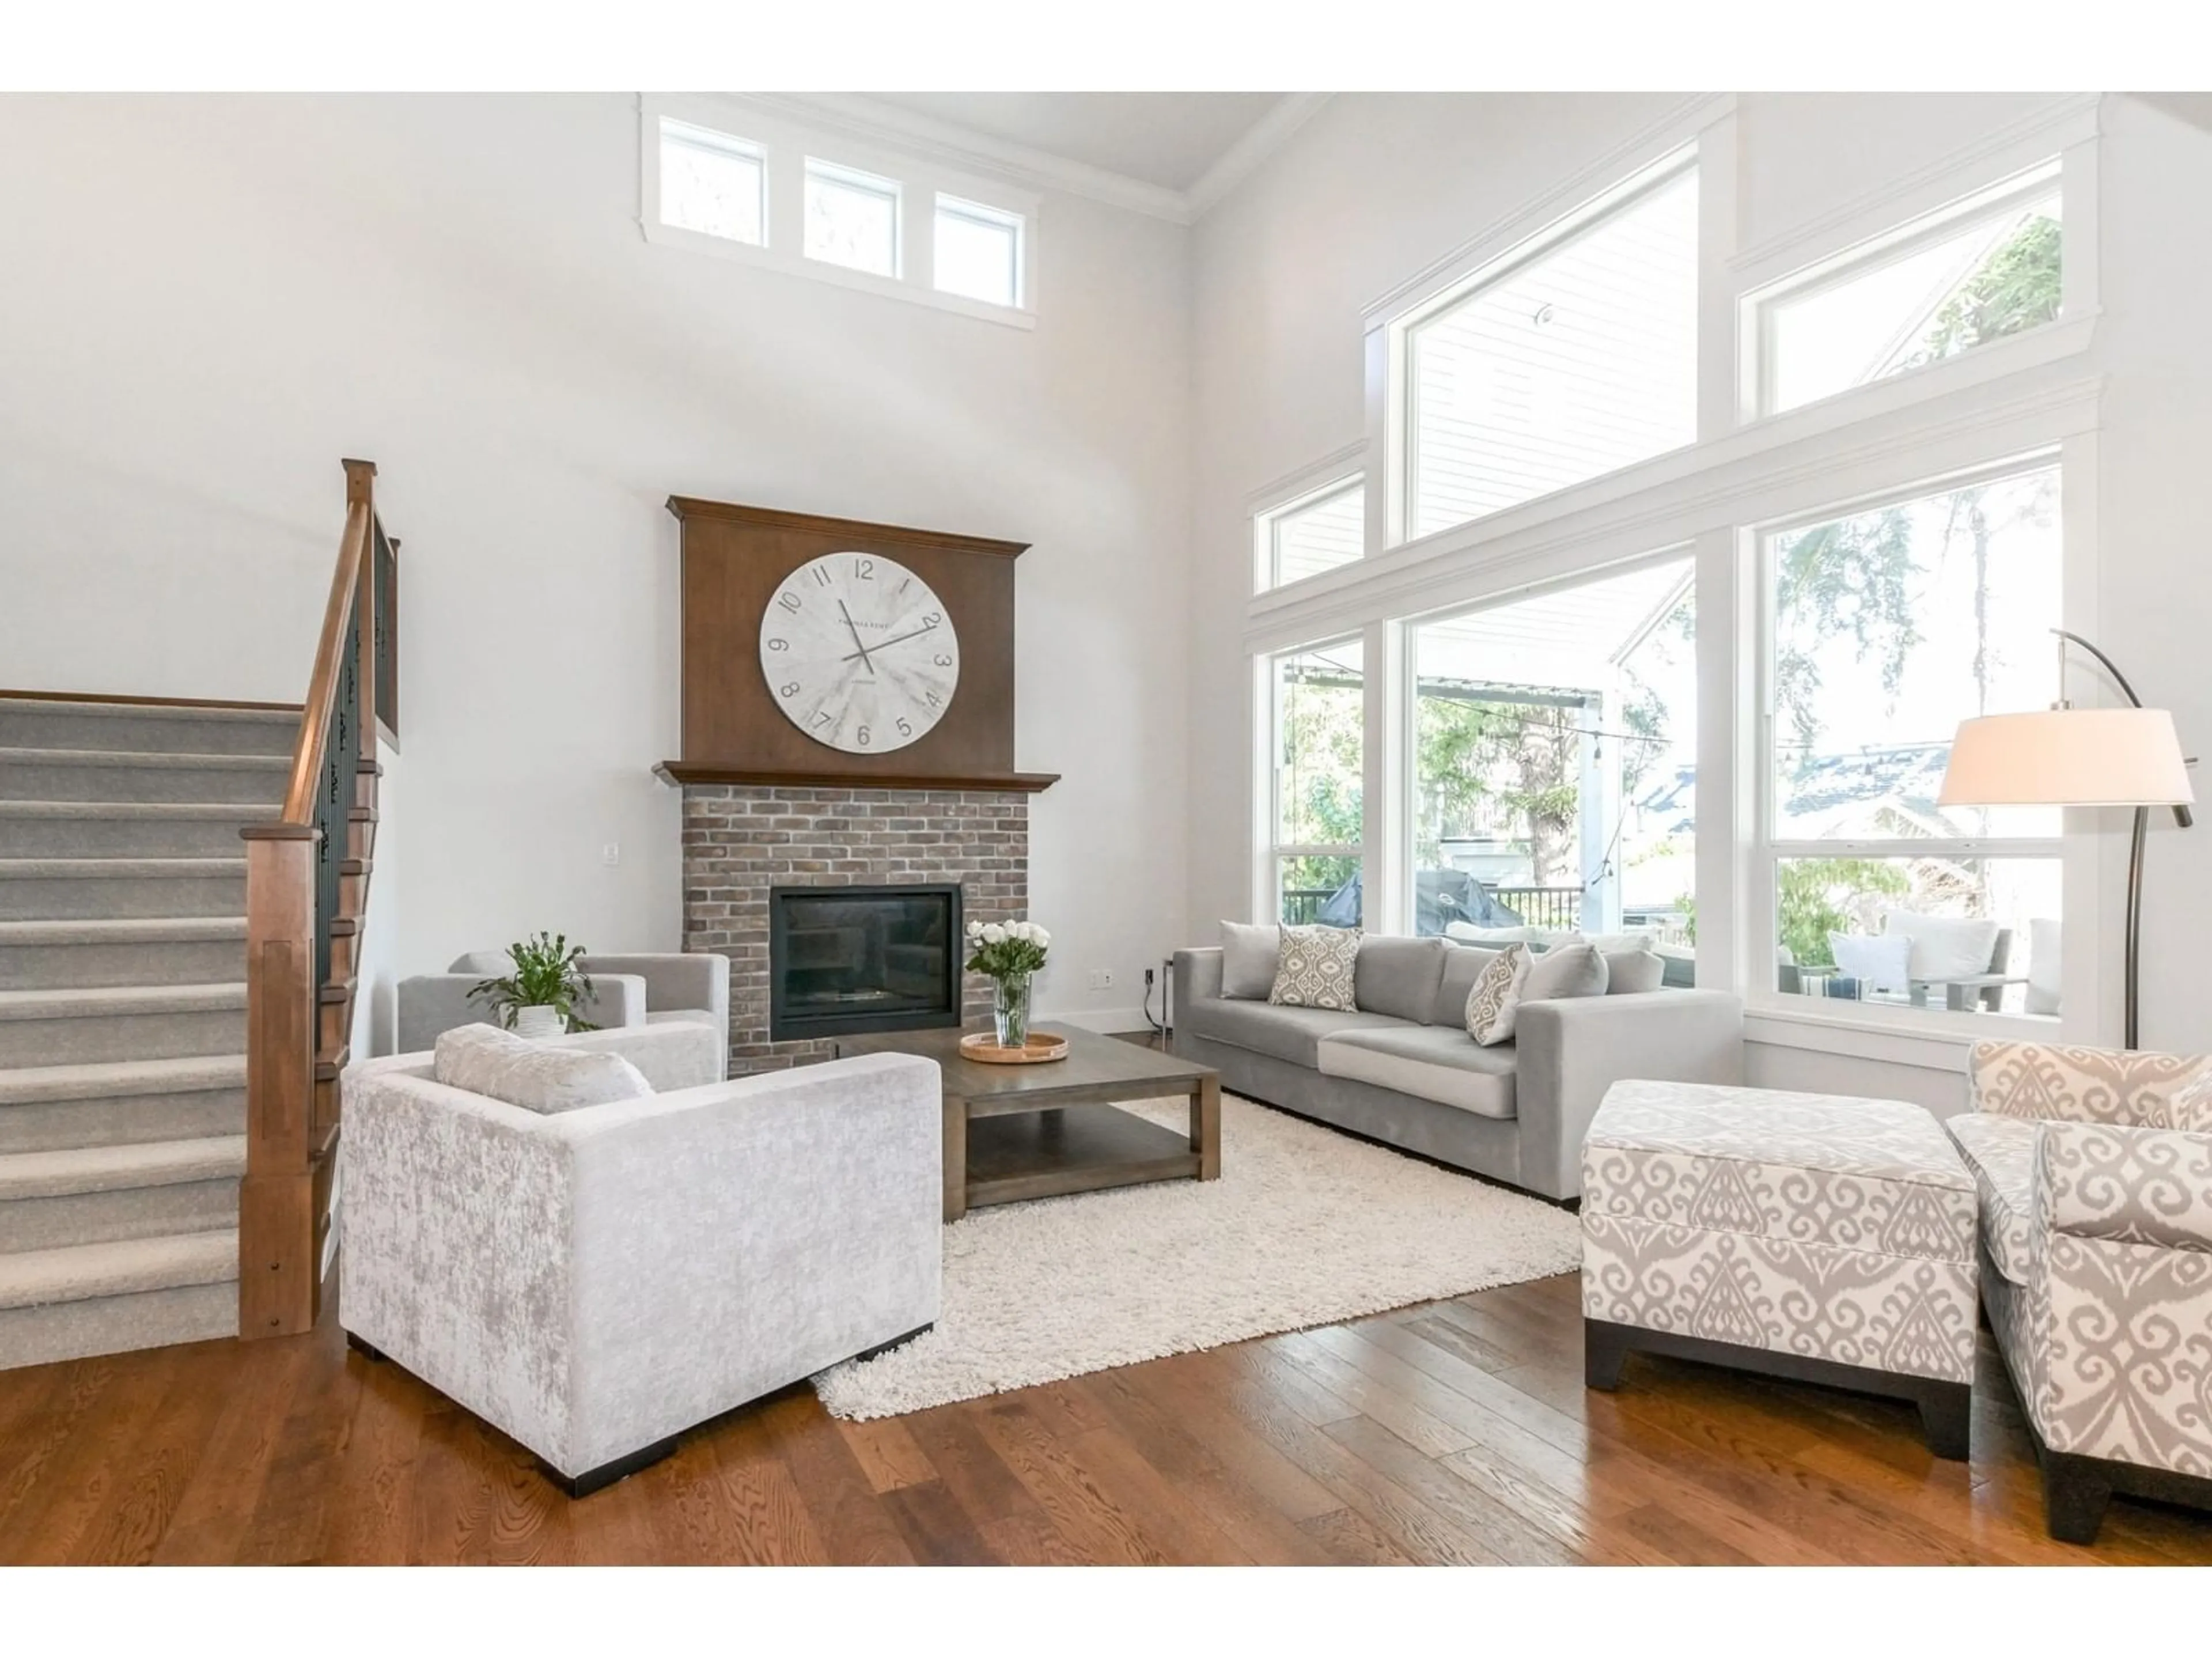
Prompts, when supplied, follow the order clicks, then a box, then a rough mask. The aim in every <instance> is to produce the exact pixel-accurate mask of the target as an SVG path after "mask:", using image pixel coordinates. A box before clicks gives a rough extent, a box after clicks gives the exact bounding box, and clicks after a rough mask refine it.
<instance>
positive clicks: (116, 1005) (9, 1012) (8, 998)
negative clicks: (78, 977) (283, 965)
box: [0, 982, 246, 1021]
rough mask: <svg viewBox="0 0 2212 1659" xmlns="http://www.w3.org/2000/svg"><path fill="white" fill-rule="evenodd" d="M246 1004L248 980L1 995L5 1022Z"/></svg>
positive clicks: (228, 1007)
mask: <svg viewBox="0 0 2212 1659" xmlns="http://www.w3.org/2000/svg"><path fill="white" fill-rule="evenodd" d="M245 1006H246V987H245V985H244V984H243V983H242V982H241V983H238V984H231V985H113V986H99V987H90V988H87V989H82V990H63V991H0V1021H5V1020H14V1019H108V1018H117V1017H118V1016H121V1017H127V1016H131V1015H136V1014H205V1013H222V1012H227V1011H228V1010H231V1009H242V1008H244V1007H245Z"/></svg>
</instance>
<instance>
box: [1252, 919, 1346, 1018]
mask: <svg viewBox="0 0 2212 1659" xmlns="http://www.w3.org/2000/svg"><path fill="white" fill-rule="evenodd" d="M1358 960H1359V930H1358V928H1357V927H1319V926H1316V927H1285V928H1284V929H1283V945H1282V949H1281V951H1279V952H1278V954H1277V956H1276V958H1275V982H1274V984H1273V987H1270V988H1269V990H1268V992H1267V1000H1268V1001H1270V1002H1272V1003H1276V1004H1279V1005H1280V1006H1284V1007H1286V1008H1333V1009H1335V1010H1337V1011H1338V1012H1342V1013H1350V1012H1352V1011H1353V1010H1354V1009H1356V1008H1358V1006H1359V1004H1358V1000H1356V997H1355V994H1354V977H1353V976H1354V975H1355V973H1356V972H1357V969H1358Z"/></svg>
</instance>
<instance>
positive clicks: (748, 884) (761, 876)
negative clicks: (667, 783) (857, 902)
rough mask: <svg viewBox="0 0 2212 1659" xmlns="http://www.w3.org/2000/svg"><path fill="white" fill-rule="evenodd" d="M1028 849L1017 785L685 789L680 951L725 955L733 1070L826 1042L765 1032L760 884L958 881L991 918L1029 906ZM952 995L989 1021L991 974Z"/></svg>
mask: <svg viewBox="0 0 2212 1659" xmlns="http://www.w3.org/2000/svg"><path fill="white" fill-rule="evenodd" d="M1029 849H1030V814H1029V797H1028V796H1026V795H1024V794H1020V793H1012V792H1007V793H1000V792H995V791H994V792H990V793H981V792H970V791H963V790H939V789H931V790H915V789H840V788H805V789H800V788H790V789H787V788H782V787H769V786H765V785H754V784H726V783H691V784H686V785H684V949H685V950H687V951H720V952H721V953H722V954H723V955H724V956H726V957H729V959H730V1066H731V1070H732V1073H735V1072H738V1071H740V1070H744V1071H766V1070H771V1069H775V1068H779V1067H782V1066H793V1065H799V1064H804V1063H805V1062H806V1061H809V1060H827V1059H829V1054H830V1045H829V1043H828V1042H821V1041H814V1042H769V1036H768V990H769V971H768V895H769V888H771V887H809V886H821V887H850V886H855V885H866V884H895V883H906V882H926V881H938V882H945V881H957V882H958V883H959V884H960V902H961V905H962V908H963V910H964V911H965V913H966V914H967V915H969V916H971V917H980V918H981V920H983V921H997V920H1001V919H1005V918H1009V917H1013V916H1020V915H1026V914H1027V913H1028V908H1029V870H1030V850H1029ZM961 1012H962V1014H963V1018H966V1019H969V1020H975V1019H982V1018H987V1017H988V1016H989V1014H990V1012H991V987H990V981H987V980H986V979H983V978H982V977H981V976H980V975H973V974H970V975H966V976H965V978H964V981H963V996H962V1007H961Z"/></svg>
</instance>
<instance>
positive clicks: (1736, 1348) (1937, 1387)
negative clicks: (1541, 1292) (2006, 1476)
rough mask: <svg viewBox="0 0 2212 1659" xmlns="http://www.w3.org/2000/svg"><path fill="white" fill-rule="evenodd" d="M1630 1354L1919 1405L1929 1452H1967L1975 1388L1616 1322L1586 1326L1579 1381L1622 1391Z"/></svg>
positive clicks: (1594, 1321)
mask: <svg viewBox="0 0 2212 1659" xmlns="http://www.w3.org/2000/svg"><path fill="white" fill-rule="evenodd" d="M1632 1353H1656V1354H1663V1355H1665V1356H1666V1357H1667V1358H1670V1359H1695V1360H1700V1361H1703V1362H1704V1363H1705V1364H1709V1365H1725V1366H1728V1367H1729V1369H1730V1370H1739V1371H1750V1372H1753V1373H1755V1374H1757V1375H1759V1376H1778V1377H1783V1378H1785V1379H1786V1380H1788V1381H1790V1382H1792V1383H1819V1384H1820V1386H1821V1387H1823V1388H1830V1389H1850V1390H1852V1391H1853V1392H1854V1393H1857V1394H1871V1395H1881V1396H1882V1397H1884V1398H1886V1399H1891V1400H1909V1401H1911V1402H1912V1403H1913V1404H1914V1405H1916V1406H1917V1407H1920V1422H1921V1426H1922V1428H1923V1430H1924V1431H1926V1433H1927V1436H1928V1449H1929V1451H1931V1452H1933V1453H1935V1454H1936V1456H1938V1457H1956V1458H1964V1457H1965V1456H1966V1449H1967V1439H1968V1425H1969V1422H1970V1420H1971V1418H1972V1410H1973V1403H1974V1390H1973V1385H1972V1383H1943V1382H1939V1381H1937V1380H1936V1378H1934V1377H1930V1376H1904V1375H1902V1374H1901V1373H1899V1372H1896V1371H1881V1370H1873V1369H1872V1368H1871V1367H1869V1366H1865V1365H1845V1364H1839V1363H1838V1362H1837V1361H1835V1360H1832V1359H1816V1358H1812V1357H1810V1356H1809V1355H1805V1354H1794V1353H1777V1352H1775V1351H1774V1350H1772V1349H1771V1348H1752V1347H1746V1346H1743V1345H1742V1344H1741V1343H1738V1342H1716V1341H1713V1340H1711V1339H1709V1338H1706V1337H1702V1336H1680V1335H1677V1334H1674V1332H1672V1331H1647V1330H1644V1329H1643V1328H1641V1327H1639V1326H1635V1325H1616V1324H1613V1323H1612V1322H1609V1321H1607V1320H1603V1319H1585V1320H1583V1381H1584V1382H1585V1383H1589V1386H1590V1387H1591V1388H1593V1389H1602V1390H1604V1391H1606V1392H1607V1393H1611V1392H1612V1391H1613V1389H1615V1388H1617V1387H1619V1386H1620V1370H1621V1366H1622V1364H1624V1362H1626V1359H1627V1358H1628V1356H1629V1355H1630V1354H1632Z"/></svg>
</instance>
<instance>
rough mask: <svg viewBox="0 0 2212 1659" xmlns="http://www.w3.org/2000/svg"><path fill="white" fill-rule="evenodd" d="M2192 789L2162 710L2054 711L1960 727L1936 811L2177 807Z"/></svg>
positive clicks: (1993, 716) (2190, 796) (2168, 719)
mask: <svg viewBox="0 0 2212 1659" xmlns="http://www.w3.org/2000/svg"><path fill="white" fill-rule="evenodd" d="M2195 799H2197V797H2196V795H2195V794H2194V793H2191V790H2190V787H2189V769H2188V768H2187V767H2186V766H2185V765H2184V764H2183V762H2182V755H2181V740H2180V739H2179V738H2177V737H2176V736H2175V735H2174V732H2173V716H2172V714H2168V713H2167V712H2166V710H2165V709H2163V708H2051V709H2046V710H2044V711H2043V712H2041V713H2039V714H1984V715H1983V716H1982V717H1981V718H1980V719H1978V720H1961V721H1960V722H1959V733H1958V735H1957V736H1956V737H1955V738H1953V739H1952V740H1951V763H1950V764H1949V766H1948V767H1947V768H1946V769H1945V770H1944V773H1943V789H1942V793H1941V794H1939V795H1937V796H1936V805H1939V806H2172V805H2187V804H2189V803H2191V802H2192V801H2194V800H2195Z"/></svg>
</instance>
